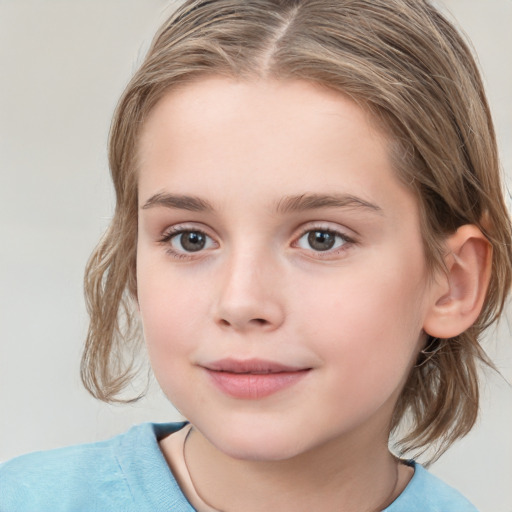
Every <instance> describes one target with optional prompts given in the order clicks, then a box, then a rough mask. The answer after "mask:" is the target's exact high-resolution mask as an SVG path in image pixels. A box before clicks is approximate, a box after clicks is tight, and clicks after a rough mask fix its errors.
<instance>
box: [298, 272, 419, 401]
mask: <svg viewBox="0 0 512 512" xmlns="http://www.w3.org/2000/svg"><path fill="white" fill-rule="evenodd" d="M400 270H401V271H400ZM411 270H416V269H411ZM421 275H422V274H421V271H420V272H409V271H407V269H405V268H402V269H392V268H388V269H387V270H385V271H384V270H381V271H371V270H369V269H368V267H367V266H365V268H364V269H362V271H361V272H358V271H357V270H356V269H353V271H351V272H350V275H349V276H345V277H344V279H343V280H342V281H340V282H338V283H337V282H336V281H331V282H329V281H325V282H324V283H322V284H323V285H324V286H322V287H321V289H322V293H321V294H320V293H319V291H320V288H317V287H316V286H317V285H315V289H316V290H318V291H317V292H314V293H310V294H306V295H304V294H303V295H302V297H306V300H307V302H305V301H304V300H303V301H302V302H301V303H299V304H298V308H299V309H298V311H297V314H298V315H299V316H302V317H303V318H308V321H307V323H306V325H305V326H304V328H305V329H306V330H307V333H308V334H307V338H308V339H309V340H314V343H315V344H316V348H317V350H319V351H321V353H322V358H323V359H324V360H330V361H335V364H334V365H332V366H331V367H332V368H333V369H334V370H333V371H335V369H336V368H337V367H338V368H343V374H344V375H345V376H346V379H347V381H352V382H354V383H355V382H359V384H358V386H360V389H361V390H362V391H363V392H364V389H365V388H366V387H368V386H370V387H371V388H372V390H373V386H374V382H383V381H387V380H390V379H391V380H393V381H394V380H396V379H398V380H401V379H402V378H403V376H404V375H405V374H406V373H408V371H409V367H410V365H411V362H412V360H413V359H414V357H415V354H416V351H417V348H418V343H419V338H420V333H421V327H422V318H423V315H422V310H423V300H422V299H423V295H424V290H425V286H424V282H423V280H422V279H419V278H418V277H417V276H421ZM313 285H314V284H313V283H311V286H313ZM307 297H310V298H309V300H308V299H307ZM318 297H322V300H321V301H318V300H314V298H315V299H317V298H318ZM333 378H334V377H333Z"/></svg>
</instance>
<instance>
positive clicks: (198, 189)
mask: <svg viewBox="0 0 512 512" xmlns="http://www.w3.org/2000/svg"><path fill="white" fill-rule="evenodd" d="M139 157H140V159H139V161H140V177H139V203H140V210H139V237H138V247H137V282H138V301H139V308H140V314H141V318H142V323H143V327H144V333H145V339H146V342H147V347H148V352H149V356H150V359H151V362H152V366H153V369H154V373H155V375H156V378H157V379H158V381H159V383H160V385H161V387H162V389H163V391H164V393H165V394H166V395H167V397H168V398H169V400H170V401H171V402H172V403H173V404H174V405H175V406H176V407H177V409H178V410H180V411H181V413H182V414H183V415H184V416H185V417H186V418H187V419H188V420H189V421H190V422H191V423H192V425H193V426H194V431H193V434H192V435H191V436H190V438H189V441H188V443H187V452H186V457H187V464H188V467H189V471H190V474H191V477H192V480H193V482H194V484H195V487H196V489H197V491H198V494H199V495H201V496H202V498H203V499H204V500H205V501H206V502H208V503H209V504H211V505H212V506H214V507H216V508H219V509H222V510H226V511H228V510H245V511H259V510H268V509H269V507H273V509H279V510H283V511H288V510H290V511H292V510H293V511H297V510H299V511H300V510H313V509H315V510H327V511H329V510H337V511H339V510H345V511H351V510H354V511H355V510H357V511H359V512H360V511H361V510H375V509H376V508H378V507H379V506H380V505H386V504H387V502H386V500H387V501H390V500H391V501H392V499H394V498H395V497H396V496H397V495H398V494H399V493H400V492H401V491H402V490H403V488H404V487H405V486H406V484H407V482H408V481H409V479H410V477H411V474H410V468H407V467H406V466H403V465H398V466H397V462H396V460H395V459H394V457H392V455H391V454H390V453H389V451H388V448H387V442H388V434H389V423H390V419H391V414H392V411H393V407H394V405H395V403H396V400H397V398H398V396H399V394H400V391H401V389H402V387H403V385H404V382H405V379H406V377H407V375H408V373H409V371H410V369H411V367H412V365H413V364H414V361H415V359H416V355H417V353H418V350H419V349H420V346H421V345H422V343H423V342H424V333H423V327H424V324H425V321H426V318H427V317H428V316H429V312H430V311H431V309H432V307H433V305H434V304H435V302H436V295H435V293H434V292H435V290H433V288H432V285H431V283H432V280H431V279H429V275H428V272H427V268H426V263H425V259H424V253H423V247H422V240H421V233H420V227H419V215H418V207H417V202H416V200H415V198H414V197H413V195H412V193H411V192H410V191H409V190H408V189H406V188H405V187H404V186H403V185H402V184H401V182H400V181H399V180H398V179H397V177H396V176H395V173H394V170H393V168H392V166H391V163H390V158H389V155H388V146H387V141H386V136H385V134H383V133H381V132H380V131H379V129H377V127H376V126H375V125H374V124H373V123H372V119H371V118H370V117H369V115H368V114H367V113H365V112H364V111H363V110H361V109H360V108H359V107H358V106H357V105H356V104H355V103H353V102H352V101H351V100H349V99H347V98H346V97H344V96H343V95H341V94H339V93H336V92H332V91H328V90H326V89H323V88H320V87H319V86H315V85H312V84H308V83H305V82H301V81H294V82H278V81H271V80H261V81H249V82H245V81H234V80H228V79H226V78H218V77H211V78H205V79H202V80H200V81H197V82H195V83H192V84H188V85H187V86H185V87H183V88H180V89H177V90H173V91H171V92H169V93H167V95H166V96H165V97H164V98H163V99H162V100H161V101H160V102H159V103H158V104H157V106H156V107H155V108H154V110H153V111H152V113H151V115H150V116H149V119H148V120H147V122H146V124H145V126H144V128H143V132H142V135H141V140H140V147H139ZM165 194H173V195H174V196H181V195H185V196H193V197H194V198H199V199H200V200H201V201H202V202H203V203H204V202H208V203H209V205H210V206H211V209H210V208H208V209H204V210H201V211H191V210H189V209H187V204H185V203H183V201H181V202H180V201H176V199H175V197H174V196H173V199H172V200H169V198H168V200H167V202H165V201H163V200H162V198H163V197H165ZM304 194H316V195H329V196H332V195H333V194H336V195H337V196H336V197H337V199H340V196H343V197H342V199H343V198H344V200H343V201H342V202H339V203H336V202H334V201H331V203H330V204H329V205H327V206H325V205H324V206H319V205H316V206H317V207H315V208H301V209H292V208H288V209H285V208H284V207H283V206H284V205H285V204H286V198H287V197H289V196H293V197H296V196H297V197H300V196H302V195H304ZM346 197H350V198H357V200H351V201H347V200H346ZM195 206H198V205H197V204H195ZM203 206H204V205H203ZM278 206H280V208H279V207H278ZM303 206H304V205H303ZM284 210H286V211H284ZM173 230H174V231H173ZM176 230H188V231H191V232H202V233H204V234H205V235H206V238H205V240H206V243H205V246H204V248H203V249H202V250H198V251H195V252H190V251H187V250H186V249H185V248H184V247H183V245H182V243H181V241H182V239H181V238H180V235H179V234H178V235H176V234H174V236H172V235H173V233H175V232H176ZM315 230H316V231H320V232H322V234H325V231H326V230H327V231H329V232H331V233H332V234H334V236H335V246H334V248H333V249H330V250H326V251H319V250H316V249H315V248H313V247H312V246H311V244H310V242H309V241H308V234H309V233H310V232H311V231H315ZM304 233H306V234H304ZM225 357H232V358H233V357H234V358H237V359H248V358H253V357H256V358H260V359H268V360H272V361H277V362H280V363H282V364H287V365H292V366H298V367H301V368H305V367H307V368H310V370H309V371H308V372H307V375H306V376H305V377H304V378H302V379H301V380H300V381H298V382H297V383H296V384H294V385H293V386H291V387H289V388H286V389H283V390H281V391H279V392H277V393H274V394H272V395H270V396H267V397H264V398H261V399H256V400H245V399H239V398H233V397H231V396H228V395H226V394H225V393H223V392H221V391H220V390H219V389H218V388H217V387H216V386H214V385H213V384H212V381H211V379H210V378H209V375H207V372H206V371H205V369H204V368H203V366H204V365H205V364H207V363H208V362H211V361H214V360H218V359H222V358H225ZM171 437H172V436H171ZM169 439H170V438H168V439H164V440H163V441H162V442H161V448H162V451H163V452H164V454H165V455H166V456H167V457H168V458H170V457H172V455H171V452H172V450H171V448H170V444H169V443H170V441H169ZM397 468H398V482H397V481H396V475H397ZM395 484H396V485H395ZM390 493H391V495H390ZM383 502H386V503H383ZM276 507H277V508H276Z"/></svg>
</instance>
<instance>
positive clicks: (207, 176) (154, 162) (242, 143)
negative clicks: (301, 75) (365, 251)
mask: <svg viewBox="0 0 512 512" xmlns="http://www.w3.org/2000/svg"><path fill="white" fill-rule="evenodd" d="M376 125H377V123H375V122H374V120H373V119H372V118H371V116H370V114H369V113H368V112H366V111H365V110H363V109H361V108H360V107H359V106H358V105H357V104H356V103H355V102H353V101H352V100H350V99H349V98H347V97H346V96H344V95H342V94H340V93H338V92H335V91H332V90H329V89H326V88H323V87H321V86H319V85H316V84H311V83H308V82H304V81H274V80H259V81H235V80H230V79H227V78H220V77H219V78H218V77H212V78H208V79H202V80H199V81H196V82H194V83H191V84H188V85H186V86H183V87H180V88H179V89H176V90H171V91H170V92H168V93H167V94H166V95H165V96H164V97H163V98H162V99H161V100H160V102H159V103H158V104H157V105H156V106H155V107H154V109H153V111H152V112H151V113H150V115H149V117H148V119H147V121H146V123H145V125H144V128H143V130H142V133H141V138H140V145H139V164H140V165H139V172H140V176H139V202H143V201H144V200H147V198H148V197H149V196H150V195H152V194H155V193H159V192H163V191H165V190H167V191H172V192H176V193H190V192H191V188H192V189H193V190H194V192H195V194H197V195H202V194H204V195H206V196H212V195H213V196H216V197H218V198H219V200H220V199H224V198H226V197H230V196H231V197H232V198H233V196H234V195H235V194H236V196H237V197H238V198H239V199H240V200H246V199H248V198H249V197H254V196H255V195H257V196H258V197H260V198H265V197H267V198H268V200H269V201H270V200H272V201H274V202H275V201H277V200H279V195H280V194H300V193H306V192H313V193H332V191H333V188H335V189H336V192H340V193H347V194H353V195H357V196H358V197H361V198H363V199H365V200H369V201H371V202H378V201H380V200H384V202H386V201H387V200H388V199H389V198H387V197H386V195H388V196H389V194H390V193H391V190H390V187H391V189H396V190H395V192H396V191H398V189H400V191H401V192H406V191H405V190H402V185H401V184H400V182H399V181H398V179H397V178H396V177H395V173H394V171H393V169H392V165H391V161H390V158H389V154H388V143H387V138H386V135H385V134H384V133H383V132H382V130H381V129H379V128H377V126H376ZM239 185H240V186H239ZM240 194H242V195H246V196H247V197H245V198H243V197H240ZM272 196H274V197H272Z"/></svg>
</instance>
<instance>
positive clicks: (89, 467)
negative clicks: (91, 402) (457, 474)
mask: <svg viewBox="0 0 512 512" xmlns="http://www.w3.org/2000/svg"><path fill="white" fill-rule="evenodd" d="M184 425H185V423H164V424H154V423H144V424H142V425H138V426H135V427H133V428H131V429H130V430H129V431H128V432H126V433H124V434H121V435H118V436H116V437H114V438H112V439H110V440H107V441H101V442H98V443H91V444H83V445H77V446H71V447H67V448H59V449H56V450H49V451H45V452H36V453H31V454H27V455H22V456H21V457H17V458H15V459H12V460H10V461H8V462H5V463H3V464H1V465H0V512H28V511H30V512H100V511H101V512H106V511H122V512H164V511H165V512H194V509H193V508H192V506H191V505H190V503H189V502H188V501H187V499H186V498H185V496H184V495H183V493H182V491H181V489H180V487H179V486H178V484H177V482H176V480H175V478H174V476H173V474H172V473H171V471H170V470H169V467H168V465H167V462H166V460H165V458H164V456H163V454H162V452H161V451H160V448H159V446H158V440H159V439H161V438H163V437H165V436H166V435H168V434H170V433H172V432H176V431H177V430H179V429H180V428H182V427H183V426H184ZM412 464H414V470H415V471H414V476H413V477H412V479H411V481H410V482H409V484H408V485H407V487H406V488H405V490H404V491H403V492H402V494H401V495H400V496H399V497H398V498H397V499H396V500H395V501H394V502H393V503H392V504H391V505H390V506H389V507H387V508H386V509H385V511H384V512H477V511H476V509H475V507H473V506H472V505H471V503H469V502H468V501H467V500H466V499H465V498H464V497H463V496H462V495H461V494H460V493H458V492H457V491H456V490H454V489H453V488H451V487H449V486H448V485H446V484H445V483H443V482H442V481H441V480H439V479H438V478H437V477H435V476H434V475H432V474H430V473H429V472H428V471H427V470H426V469H424V468H423V467H422V466H421V465H419V464H416V463H412Z"/></svg>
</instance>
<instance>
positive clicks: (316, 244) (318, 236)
mask: <svg viewBox="0 0 512 512" xmlns="http://www.w3.org/2000/svg"><path fill="white" fill-rule="evenodd" d="M335 242H336V235H335V234H334V233H331V232H330V231H318V230H316V231H310V232H309V234H308V243H309V246H310V247H311V248H312V249H314V250H315V251H328V250H329V249H332V248H333V247H334V243H335Z"/></svg>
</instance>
